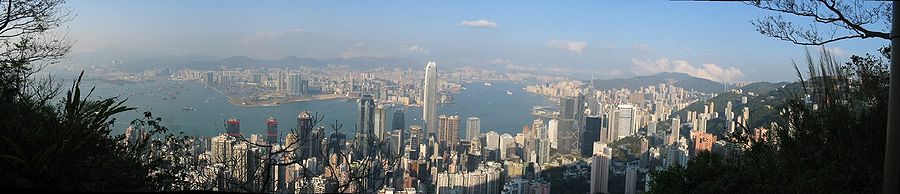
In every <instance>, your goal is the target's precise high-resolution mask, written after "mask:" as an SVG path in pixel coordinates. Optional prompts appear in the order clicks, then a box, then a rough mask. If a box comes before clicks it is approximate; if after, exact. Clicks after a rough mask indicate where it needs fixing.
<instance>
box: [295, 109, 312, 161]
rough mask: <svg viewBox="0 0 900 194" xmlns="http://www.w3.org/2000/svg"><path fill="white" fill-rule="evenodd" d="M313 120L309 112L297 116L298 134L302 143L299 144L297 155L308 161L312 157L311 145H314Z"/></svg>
mask: <svg viewBox="0 0 900 194" xmlns="http://www.w3.org/2000/svg"><path fill="white" fill-rule="evenodd" d="M312 120H313V118H312V115H310V114H309V112H307V111H303V112H300V114H298V115H297V133H299V134H298V136H299V137H298V138H299V141H300V142H297V148H298V149H297V153H298V155H299V157H300V159H301V160H302V159H306V158H309V156H310V146H311V145H310V144H312V143H313V137H312V136H313V134H312V129H313V123H312V122H313V121H312Z"/></svg>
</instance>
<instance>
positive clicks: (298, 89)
mask: <svg viewBox="0 0 900 194" xmlns="http://www.w3.org/2000/svg"><path fill="white" fill-rule="evenodd" d="M287 92H288V95H290V96H299V95H302V94H303V85H302V81H301V79H300V74H296V73H292V74H290V75H288V81H287Z"/></svg>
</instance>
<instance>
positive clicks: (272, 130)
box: [266, 117, 278, 144]
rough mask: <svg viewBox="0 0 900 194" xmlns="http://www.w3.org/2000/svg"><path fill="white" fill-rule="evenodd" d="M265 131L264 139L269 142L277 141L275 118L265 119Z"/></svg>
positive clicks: (276, 122)
mask: <svg viewBox="0 0 900 194" xmlns="http://www.w3.org/2000/svg"><path fill="white" fill-rule="evenodd" d="M266 133H267V136H266V141H267V142H269V144H275V143H278V121H276V120H275V118H272V117H269V119H266Z"/></svg>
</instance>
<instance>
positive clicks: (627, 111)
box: [610, 104, 635, 140]
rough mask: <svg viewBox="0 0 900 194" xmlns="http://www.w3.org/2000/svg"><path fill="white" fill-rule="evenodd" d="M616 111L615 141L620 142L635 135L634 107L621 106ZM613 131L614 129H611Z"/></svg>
mask: <svg viewBox="0 0 900 194" xmlns="http://www.w3.org/2000/svg"><path fill="white" fill-rule="evenodd" d="M617 108H618V110H616V111H615V126H616V128H615V130H616V137H615V140H619V139H622V138H625V137H628V136H630V135H632V134H634V131H635V127H634V123H635V120H634V113H635V111H634V106H632V105H628V104H623V105H619V106H618V107H617ZM610 130H613V129H610Z"/></svg>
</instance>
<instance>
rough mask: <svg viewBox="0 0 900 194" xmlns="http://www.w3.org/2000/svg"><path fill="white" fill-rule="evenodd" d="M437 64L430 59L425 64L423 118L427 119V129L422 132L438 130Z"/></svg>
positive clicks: (426, 133)
mask: <svg viewBox="0 0 900 194" xmlns="http://www.w3.org/2000/svg"><path fill="white" fill-rule="evenodd" d="M437 78H438V77H437V64H436V63H434V61H429V62H428V65H426V66H425V92H423V100H424V103H422V119H423V120H424V121H425V129H423V131H422V133H423V134H425V135H428V134H429V133H428V132H429V131H432V132H434V131H435V130H437V124H438V123H437V122H438V121H437V98H438V96H437V90H438V80H437Z"/></svg>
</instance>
